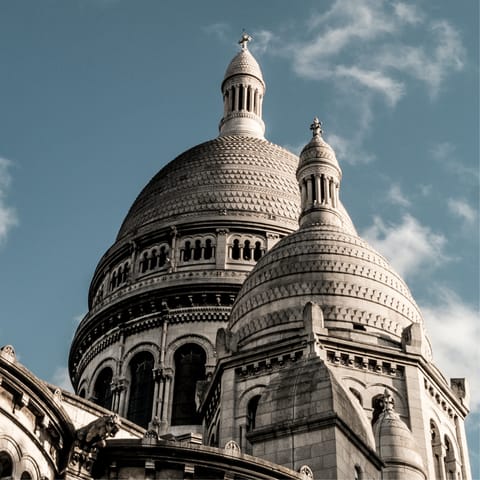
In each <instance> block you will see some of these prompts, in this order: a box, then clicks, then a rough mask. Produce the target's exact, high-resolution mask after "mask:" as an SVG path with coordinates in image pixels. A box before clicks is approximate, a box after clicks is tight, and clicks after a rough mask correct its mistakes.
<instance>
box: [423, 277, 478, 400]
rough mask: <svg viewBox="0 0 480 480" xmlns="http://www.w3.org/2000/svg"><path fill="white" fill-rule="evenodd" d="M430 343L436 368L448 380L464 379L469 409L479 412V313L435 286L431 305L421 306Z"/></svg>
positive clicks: (458, 298)
mask: <svg viewBox="0 0 480 480" xmlns="http://www.w3.org/2000/svg"><path fill="white" fill-rule="evenodd" d="M420 309H421V311H422V313H423V317H424V320H425V325H426V327H427V331H428V334H429V337H430V339H431V341H432V349H433V358H434V362H435V364H436V365H437V366H438V367H440V370H441V371H442V372H443V373H444V374H445V375H446V376H448V377H452V378H456V377H466V378H467V379H468V381H469V384H470V390H471V407H472V408H474V409H475V408H476V409H478V408H480V372H479V368H478V365H479V360H480V358H479V354H478V338H479V334H480V329H479V325H480V323H479V321H478V319H479V312H478V310H477V309H476V308H475V307H473V306H472V305H469V304H467V303H466V302H464V301H463V300H462V299H461V298H460V297H459V296H458V295H457V294H456V293H455V292H454V291H452V290H451V289H449V288H447V287H445V286H438V285H436V286H435V293H434V298H433V301H431V302H425V303H422V302H420Z"/></svg>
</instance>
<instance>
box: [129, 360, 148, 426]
mask: <svg viewBox="0 0 480 480" xmlns="http://www.w3.org/2000/svg"><path fill="white" fill-rule="evenodd" d="M153 365H154V361H153V356H152V354H151V353H149V352H140V353H137V354H136V355H135V356H134V357H133V358H132V360H131V361H130V365H129V369H130V378H131V380H130V396H129V399H128V410H127V418H128V419H129V420H131V421H132V422H135V423H136V424H138V425H140V426H141V427H144V428H147V426H148V422H149V421H150V420H151V417H152V407H153V387H154V381H153V372H152V370H153Z"/></svg>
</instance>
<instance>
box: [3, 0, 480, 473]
mask: <svg viewBox="0 0 480 480" xmlns="http://www.w3.org/2000/svg"><path fill="white" fill-rule="evenodd" d="M478 8H479V6H478V2H477V1H476V0H462V1H459V2H452V1H450V0H437V1H432V0H429V1H427V0H416V1H414V2H412V1H410V2H408V1H405V2H402V1H395V0H392V1H386V0H324V1H323V0H322V1H318V0H303V1H302V2H292V1H290V0H276V1H273V0H265V1H263V2H258V1H255V0H243V1H242V2H228V1H225V0H222V1H220V0H210V1H208V2H198V1H193V0H192V1H170V0H166V1H162V2H159V1H157V0H142V1H141V2H139V1H134V0H42V1H38V0H2V1H1V2H0V72H1V74H0V105H1V114H0V344H1V345H6V344H12V345H13V346H14V348H15V350H16V353H17V357H18V358H19V360H20V361H21V362H22V363H23V364H24V365H25V366H27V367H28V368H29V369H31V370H32V371H33V372H34V373H35V374H36V375H37V376H39V377H40V378H42V379H44V380H47V381H50V382H53V383H56V384H59V385H61V386H67V387H68V381H67V375H66V365H67V358H68V349H69V344H70V341H71V339H72V337H73V334H74V331H75V328H76V326H77V325H78V322H79V320H80V319H81V318H82V317H83V316H84V315H85V313H86V311H87V290H88V286H89V282H90V279H91V277H92V274H93V272H94V269H95V266H96V263H97V262H98V260H99V258H100V257H101V255H102V254H103V253H104V252H105V251H106V249H107V248H108V247H109V246H110V245H111V244H112V243H113V241H114V239H115V236H116V234H117V231H118V229H119V227H120V225H121V222H122V220H123V218H124V216H125V215H126V213H127V211H128V208H129V207H130V205H131V204H132V202H133V201H134V199H135V197H136V195H137V194H138V193H139V192H140V190H141V188H142V187H143V186H144V185H145V184H146V183H147V182H148V180H149V179H150V178H151V177H152V176H153V175H154V174H155V173H156V172H157V171H158V170H159V169H160V168H161V167H162V166H164V165H165V164H166V163H167V162H169V161H170V160H172V159H173V158H174V157H176V156H177V155H178V154H180V153H181V152H182V151H184V150H186V149H188V148H190V147H191V146H194V145H196V144H198V143H201V142H203V141H206V140H209V139H211V138H214V137H216V136H217V134H218V123H219V121H220V118H221V115H222V112H223V109H222V98H221V92H220V84H221V81H222V79H223V75H224V72H225V69H226V67H227V65H228V63H229V62H230V60H231V59H232V58H233V56H234V55H235V54H236V52H237V51H238V48H239V47H238V45H237V41H238V40H239V38H240V36H241V33H242V29H246V30H247V32H248V33H249V34H250V35H251V36H252V37H253V41H252V42H251V43H250V44H249V48H250V50H251V51H252V53H253V54H254V55H255V57H256V58H257V60H258V61H259V63H260V65H261V67H262V70H263V75H264V78H265V81H266V84H267V91H266V95H265V100H264V104H263V117H264V121H265V123H266V137H267V138H268V139H269V140H270V141H272V142H274V143H277V144H280V145H282V146H284V147H286V148H288V149H290V150H292V151H294V152H295V153H299V151H300V150H301V148H302V147H303V145H305V143H307V142H308V141H309V139H310V136H311V132H310V131H309V128H308V127H309V125H310V123H311V122H312V119H313V117H314V116H318V117H319V118H320V119H321V120H322V122H323V131H324V138H325V139H326V141H327V142H329V143H330V144H331V145H332V146H333V147H334V148H335V150H336V153H337V158H338V160H339V162H340V164H341V167H342V170H343V180H342V191H341V196H342V200H343V203H344V204H345V205H346V208H347V210H348V211H349V213H350V216H351V218H352V219H353V221H354V223H355V225H356V227H357V230H358V231H359V232H360V234H361V236H363V237H364V238H365V239H367V240H368V241H369V242H370V243H371V244H372V245H373V246H374V247H375V248H376V249H377V250H379V251H380V252H381V253H383V254H384V255H385V256H386V257H387V258H388V259H389V260H390V262H391V264H392V265H393V266H394V268H395V269H396V270H397V271H398V273H400V274H401V275H402V276H403V277H404V279H405V280H406V281H407V283H408V285H409V287H410V289H411V290H412V293H413V295H414V297H415V299H416V300H417V303H418V304H419V306H420V308H421V310H422V312H423V316H424V319H425V324H426V328H427V332H428V335H429V337H430V339H431V341H432V347H433V356H434V360H435V363H436V364H437V365H438V366H439V367H440V368H441V369H442V371H443V372H444V373H445V375H446V376H447V377H464V376H465V377H468V379H469V381H470V388H471V395H472V399H471V406H472V411H473V413H471V414H470V416H469V418H468V420H467V432H468V435H469V446H470V460H471V463H472V470H473V472H474V474H473V475H474V478H480V469H479V449H480V447H479V436H480V427H479V423H480V375H479V368H478V365H479V358H478V354H477V350H478V347H477V344H478V339H479V133H478V132H479V60H478V59H479V11H478ZM477 472H478V473H477Z"/></svg>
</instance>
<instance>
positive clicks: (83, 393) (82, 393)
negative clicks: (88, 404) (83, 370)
mask: <svg viewBox="0 0 480 480" xmlns="http://www.w3.org/2000/svg"><path fill="white" fill-rule="evenodd" d="M78 395H79V397H80V398H85V396H86V392H85V389H84V388H82V389H81V390H80V393H79V394H78Z"/></svg>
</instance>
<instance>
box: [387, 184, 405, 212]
mask: <svg viewBox="0 0 480 480" xmlns="http://www.w3.org/2000/svg"><path fill="white" fill-rule="evenodd" d="M387 198H388V199H389V200H390V202H391V203H393V204H394V205H399V206H401V207H405V208H407V207H409V206H410V205H411V203H410V200H409V199H408V198H407V196H406V195H405V193H404V192H403V191H402V189H401V187H400V185H399V184H398V183H394V184H392V185H391V186H390V189H389V190H388V193H387Z"/></svg>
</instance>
